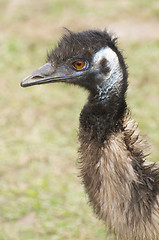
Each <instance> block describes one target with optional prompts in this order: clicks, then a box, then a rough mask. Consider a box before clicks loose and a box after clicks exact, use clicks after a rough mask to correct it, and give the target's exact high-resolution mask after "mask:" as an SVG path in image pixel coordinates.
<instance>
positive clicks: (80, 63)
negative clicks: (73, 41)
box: [73, 60, 86, 70]
mask: <svg viewBox="0 0 159 240" xmlns="http://www.w3.org/2000/svg"><path fill="white" fill-rule="evenodd" d="M73 67H74V68H75V69H76V70H83V69H84V68H86V62H85V61H82V60H78V61H75V62H73Z"/></svg>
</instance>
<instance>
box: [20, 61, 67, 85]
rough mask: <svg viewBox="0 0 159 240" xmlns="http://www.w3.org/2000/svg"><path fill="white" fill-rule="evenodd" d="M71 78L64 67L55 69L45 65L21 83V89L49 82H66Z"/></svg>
mask: <svg viewBox="0 0 159 240" xmlns="http://www.w3.org/2000/svg"><path fill="white" fill-rule="evenodd" d="M70 78H72V76H70V75H69V73H68V71H67V69H66V68H65V67H60V68H59V69H56V72H55V70H54V68H53V66H52V65H51V63H46V64H45V65H43V66H42V67H40V68H38V69H36V70H35V71H34V72H33V73H32V74H31V75H29V76H28V77H26V78H25V79H24V80H23V81H22V82H21V87H29V86H32V85H39V84H46V83H51V82H66V81H67V80H69V79H70Z"/></svg>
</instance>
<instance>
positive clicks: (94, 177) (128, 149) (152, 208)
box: [79, 114, 159, 240]
mask: <svg viewBox="0 0 159 240" xmlns="http://www.w3.org/2000/svg"><path fill="white" fill-rule="evenodd" d="M79 139H80V142H81V147H80V149H79V152H80V154H81V161H80V168H81V177H82V179H83V183H84V186H85V189H86V192H87V193H88V195H89V200H90V203H91V205H92V206H93V209H94V211H95V213H96V214H97V215H98V216H99V218H101V219H103V220H104V222H105V223H106V224H107V226H108V227H109V229H112V230H113V231H114V232H115V233H116V236H117V239H120V240H121V239H122V240H128V239H129V240H152V239H153V240H154V239H155V240H158V239H159V169H158V168H157V167H156V165H155V164H153V163H147V162H146V161H145V154H144V149H145V147H146V145H145V143H144V141H143V140H142V137H141V136H140V135H139V133H138V130H137V128H136V126H135V124H134V122H133V121H131V120H130V117H129V115H128V114H126V115H125V117H124V120H123V128H122V129H120V130H119V131H118V132H115V133H114V132H113V133H112V134H110V136H109V138H108V140H106V141H105V142H104V145H103V146H102V147H99V145H98V144H97V142H96V141H94V140H90V135H89V134H88V133H86V132H85V131H83V130H82V129H80V134H79Z"/></svg>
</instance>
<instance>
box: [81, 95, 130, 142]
mask: <svg viewBox="0 0 159 240" xmlns="http://www.w3.org/2000/svg"><path fill="white" fill-rule="evenodd" d="M125 111H126V102H125V98H124V97H123V98H120V99H118V98H117V97H115V96H114V98H113V99H105V100H102V101H99V102H98V101H97V102H96V101H95V100H94V98H92V97H90V98H89V101H88V103H87V104H86V105H85V106H84V108H83V110H82V112H81V115H80V132H81V133H82V132H85V133H87V134H88V135H89V138H90V140H94V141H96V142H97V143H98V144H99V145H101V144H102V143H103V142H104V141H105V140H106V139H107V137H108V136H109V134H110V133H111V132H112V131H113V132H116V131H118V130H119V129H120V128H121V121H122V118H123V116H124V114H125Z"/></svg>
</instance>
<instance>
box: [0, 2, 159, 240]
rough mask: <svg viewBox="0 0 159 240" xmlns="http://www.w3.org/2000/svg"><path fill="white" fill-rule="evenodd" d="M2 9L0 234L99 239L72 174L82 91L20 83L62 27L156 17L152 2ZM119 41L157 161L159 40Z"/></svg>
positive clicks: (1, 239) (134, 106) (131, 99)
mask: <svg viewBox="0 0 159 240" xmlns="http://www.w3.org/2000/svg"><path fill="white" fill-rule="evenodd" d="M0 13H1V14H0V20H1V23H0V27H1V28H0V29H1V30H0V33H1V34H0V53H1V61H0V72H1V87H0V96H1V98H0V109H1V118H0V161H1V168H0V181H1V187H0V240H17V239H18V240H21V239H23V240H24V239H27V240H29V239H30V240H31V239H35V240H36V239H37V240H40V239H45V240H56V239H57V240H62V239H70V240H75V239H79V240H84V239H85V240H90V239H91V240H97V239H105V238H106V230H105V226H104V225H103V224H102V223H101V222H100V221H99V220H98V219H96V217H95V216H94V214H93V213H92V209H91V208H90V207H89V206H88V204H87V201H88V200H87V196H86V195H85V193H84V190H83V186H82V185H81V181H80V179H79V178H78V177H77V176H78V175H79V171H78V165H77V164H76V162H77V159H78V154H77V149H78V141H77V129H78V118H79V113H80V110H81V108H82V106H83V104H84V102H85V100H86V98H87V93H86V92H83V90H81V89H79V88H77V87H74V86H66V85H62V84H57V85H47V86H37V87H32V88H27V89H22V88H20V86H19V84H20V81H21V80H22V79H23V78H24V77H25V76H26V75H28V74H29V73H31V72H32V71H33V70H34V69H36V68H37V67H39V66H40V65H42V64H43V63H45V59H46V50H47V49H49V48H51V47H53V46H54V45H55V44H56V42H57V39H58V38H59V36H60V34H62V32H63V30H62V29H61V27H63V26H66V27H70V28H71V29H72V30H76V31H77V30H81V29H86V28H90V27H92V28H96V27H101V28H102V29H103V28H104V27H105V26H106V24H107V22H108V23H109V22H110V23H111V21H116V22H118V21H120V20H121V21H127V18H128V17H129V18H131V19H132V20H133V19H134V21H135V20H136V18H138V21H140V22H145V21H148V22H149V21H156V19H158V17H159V15H158V8H157V2H156V1H152V0H151V1H148V0H147V1H146V0H142V1H137V0H136V1H130V0H129V1H104V0H103V1H98V3H96V2H95V1H91V0H89V1H87V2H85V1H79V2H78V1H72V0H67V1H65V2H64V1H51V0H46V1H45V2H44V1H42V0H40V1H34V2H33V1H31V0H29V1H27V2H24V1H20V0H19V1H18V0H13V1H9V0H5V1H1V2H0ZM137 16H138V17H137ZM51 29H52V30H51ZM123 31H127V29H123ZM141 31H142V29H141ZM152 31H155V29H152ZM120 45H121V48H124V49H125V51H124V56H125V57H126V59H127V63H128V66H129V75H130V77H129V90H128V96H127V98H128V105H129V106H130V108H131V110H132V115H133V116H134V118H135V119H136V120H137V121H138V122H139V127H140V130H141V132H142V133H143V134H145V135H148V138H149V139H150V142H151V143H152V154H151V160H154V161H157V160H158V146H159V138H158V133H159V132H158V122H159V111H158V102H159V81H158V64H157V63H158V56H159V40H158V39H151V40H150V39H149V40H147V39H146V37H142V38H141V39H139V40H136V39H135V40H134V39H131V38H128V37H127V38H125V39H120ZM106 239H108V240H111V239H113V237H112V236H111V235H108V236H107V238H106Z"/></svg>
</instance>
